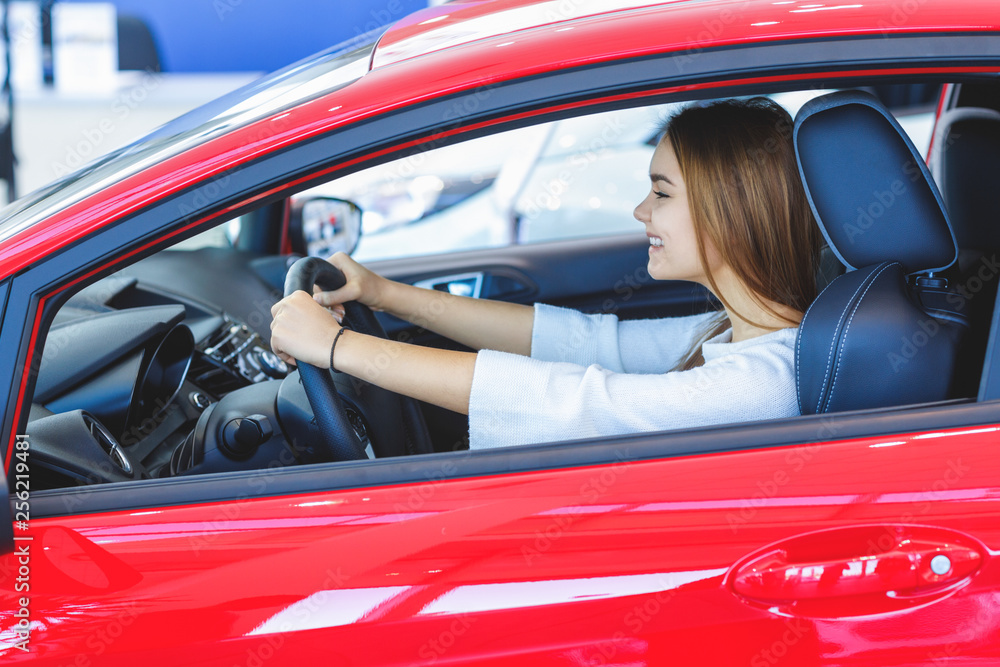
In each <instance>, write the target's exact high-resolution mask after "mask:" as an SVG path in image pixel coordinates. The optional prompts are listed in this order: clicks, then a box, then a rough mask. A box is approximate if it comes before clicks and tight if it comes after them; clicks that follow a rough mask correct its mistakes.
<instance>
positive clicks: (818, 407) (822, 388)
mask: <svg viewBox="0 0 1000 667" xmlns="http://www.w3.org/2000/svg"><path fill="white" fill-rule="evenodd" d="M870 279H871V276H870V275H869V276H868V277H866V278H865V279H864V280H862V281H861V284H860V285H858V288H857V289H856V290H854V294H852V295H851V298H850V300H849V301H848V303H852V302H853V301H854V297H856V296H857V295H858V292H860V291H861V289H862V288H863V287H864V286H865V283H867V282H868V281H869V280H870ZM817 300H818V299H817ZM845 317H847V309H844V311H843V312H842V313H841V314H840V321H838V322H837V326H836V327H835V328H834V330H833V339H832V340H831V341H830V354H829V355H828V356H827V359H826V372H825V373H824V374H823V382H821V383H820V392H819V396H818V397H817V399H816V413H817V414H819V413H820V411H821V409H822V406H823V395H824V394H825V393H826V386H827V385H826V381H827V380H828V379H829V378H830V369H831V368H832V367H833V350H834V348H835V347H837V332H838V331H840V327H841V325H842V324H843V323H844V318H845Z"/></svg>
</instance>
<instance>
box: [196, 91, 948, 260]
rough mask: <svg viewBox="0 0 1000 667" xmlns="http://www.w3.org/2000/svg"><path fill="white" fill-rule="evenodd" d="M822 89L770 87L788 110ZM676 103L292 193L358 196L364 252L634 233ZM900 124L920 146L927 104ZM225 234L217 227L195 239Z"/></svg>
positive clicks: (482, 144)
mask: <svg viewBox="0 0 1000 667" xmlns="http://www.w3.org/2000/svg"><path fill="white" fill-rule="evenodd" d="M825 92H829V91H824V90H815V89H813V90H806V91H793V92H787V93H778V94H774V95H771V97H772V98H773V99H775V100H776V101H777V102H778V103H780V104H781V105H782V106H784V107H785V108H786V109H787V110H788V112H789V113H790V114H791V115H792V116H794V115H795V113H796V112H797V111H798V109H799V108H800V107H801V106H802V105H803V104H804V103H805V102H807V101H808V100H809V99H811V98H813V97H815V96H817V95H819V94H822V93H825ZM675 108H676V105H671V104H666V105H657V106H650V107H639V108H632V109H619V110H614V111H608V112H604V113H598V114H591V115H587V116H580V117H575V118H568V119H563V120H558V121H554V122H549V123H543V124H539V125H535V126H531V127H526V128H519V129H516V130H511V131H508V132H503V133H499V134H496V135H491V136H488V137H482V138H476V139H472V140H469V141H465V142H462V143H459V144H454V145H450V146H444V147H438V148H434V147H431V148H430V149H428V150H425V151H423V152H419V153H416V154H414V155H410V156H407V157H405V158H402V159H399V160H395V161H392V162H388V163H385V164H382V165H379V166H376V167H372V168H370V169H366V170H363V171H360V172H357V173H354V174H351V175H349V176H346V177H344V178H340V179H337V180H335V181H331V182H329V183H325V184H323V185H319V186H316V187H314V188H311V189H309V190H307V191H305V192H302V193H300V194H298V195H296V196H295V197H293V201H294V200H304V199H308V198H311V197H317V196H326V197H337V198H342V199H346V200H349V201H352V202H354V203H355V204H357V205H358V206H359V207H360V208H361V209H362V211H363V223H362V232H363V233H362V237H361V241H360V243H359V244H358V246H357V248H356V250H355V251H354V253H353V256H354V257H355V258H356V259H358V260H359V261H363V262H364V261H374V260H386V259H394V258H402V257H413V256H419V255H427V254H438V253H449V252H459V251H465V250H475V249H483V248H496V247H502V246H508V245H518V244H530V243H540V242H546V241H557V240H567V239H574V238H585V237H596V236H608V235H617V234H628V233H635V232H638V231H639V230H640V228H641V227H640V225H639V223H637V222H636V221H635V219H634V218H633V216H632V211H633V209H634V207H635V205H636V204H637V203H638V202H639V201H640V200H641V199H642V198H643V196H645V192H646V188H647V187H648V179H647V171H648V165H649V160H650V158H651V157H652V154H653V150H654V147H655V145H656V141H657V139H658V132H659V129H660V127H661V126H662V125H663V123H664V121H666V119H667V118H669V116H670V115H671V113H672V112H673V111H674V110H675ZM900 122H901V123H902V125H903V127H904V129H905V130H906V131H907V132H908V133H909V134H910V137H911V139H912V140H913V141H914V143H915V145H916V146H917V148H918V149H920V151H921V152H922V153H924V154H926V150H927V147H928V145H929V143H930V134H931V129H932V126H933V113H932V110H922V111H921V113H916V114H907V115H902V116H900ZM223 238H224V237H222V236H220V235H219V234H218V233H217V232H216V233H215V234H214V236H213V237H212V238H211V239H201V240H199V241H193V242H196V243H202V244H205V243H212V242H213V239H214V241H222V239H223ZM310 254H312V253H310ZM318 254H319V255H320V256H322V255H323V253H322V252H319V253H318Z"/></svg>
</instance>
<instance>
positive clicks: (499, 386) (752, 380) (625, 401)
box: [469, 329, 798, 449]
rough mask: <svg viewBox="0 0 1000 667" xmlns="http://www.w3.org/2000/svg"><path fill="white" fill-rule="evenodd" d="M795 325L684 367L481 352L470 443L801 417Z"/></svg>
mask: <svg viewBox="0 0 1000 667" xmlns="http://www.w3.org/2000/svg"><path fill="white" fill-rule="evenodd" d="M795 333H796V332H795V330H794V329H788V330H782V331H780V332H775V333H774V334H769V335H768V336H762V337H760V338H767V339H769V340H766V341H765V340H760V339H751V340H748V341H743V342H741V343H734V344H730V345H729V346H727V347H728V348H729V349H728V351H727V353H726V354H722V355H720V356H717V357H714V358H713V359H711V360H710V361H708V362H706V363H705V365H703V366H700V367H698V368H694V369H691V370H688V371H675V372H670V373H661V374H644V375H638V374H624V373H616V372H613V371H611V370H609V369H607V368H603V367H602V366H600V365H597V364H592V365H589V366H582V365H577V364H572V363H566V362H561V361H560V362H549V361H540V360H538V359H530V358H527V357H523V356H520V355H515V354H508V353H505V352H496V351H490V350H483V351H481V352H479V355H478V357H477V360H476V367H475V372H474V375H473V380H472V393H471V396H470V402H469V438H470V447H471V448H473V449H485V448H491V447H503V446H507V445H520V444H527V443H538V442H553V441H558V440H574V439H580V438H591V437H599V436H606V435H617V434H622V433H632V432H639V431H660V430H667V429H678V428H688V427H694V426H705V425H710V424H725V423H731V422H740V421H754V420H759V419H772V418H778V417H787V416H792V415H795V414H798V404H797V401H796V397H795V379H794V352H793V350H794V339H795Z"/></svg>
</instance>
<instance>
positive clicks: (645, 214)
mask: <svg viewBox="0 0 1000 667" xmlns="http://www.w3.org/2000/svg"><path fill="white" fill-rule="evenodd" d="M632 216H633V217H634V218H635V219H636V220H638V221H639V222H641V223H643V224H645V223H647V222H649V197H648V196H647V197H646V198H645V199H643V200H642V201H641V202H639V205H638V206H636V207H635V208H634V209H633V210H632Z"/></svg>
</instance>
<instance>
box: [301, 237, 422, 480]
mask: <svg viewBox="0 0 1000 667" xmlns="http://www.w3.org/2000/svg"><path fill="white" fill-rule="evenodd" d="M345 282H347V281H346V280H345V278H344V274H343V273H341V272H340V270H339V269H338V268H337V267H335V266H334V265H332V264H330V263H329V262H327V261H324V260H322V259H319V258H317V257H303V258H302V259H300V260H298V261H297V262H295V263H294V264H292V266H291V267H290V268H289V269H288V273H287V274H286V276H285V296H288V295H290V294H292V293H293V292H296V291H298V290H302V291H304V292H306V293H307V294H312V288H313V285H318V286H319V287H320V288H322V289H323V290H326V291H332V290H336V289H339V288H341V287H343V286H344V283H345ZM344 311H345V314H344V323H345V324H346V325H348V326H349V327H350V328H351V329H352V330H354V331H357V332H358V333H363V334H368V335H371V336H378V337H380V338H387V336H386V334H385V330H384V329H383V328H382V325H381V324H380V323H379V321H378V320H377V319H376V318H375V314H374V313H372V311H371V309H370V308H368V306H366V305H364V304H362V303H360V302H358V301H348V302H347V303H345V304H344ZM296 362H297V364H298V368H299V376H300V377H301V379H302V387H303V388H304V389H305V392H306V397H307V398H308V399H309V406H310V407H311V408H312V411H313V415H315V417H316V425H317V427H318V428H319V436H320V442H319V446H318V447H317V448H316V450H317V451H316V453H315V461H312V462H320V461H353V460H357V459H367V458H368V456H367V454H365V450H364V448H363V447H362V445H361V442H360V441H359V440H358V436H357V434H356V433H355V431H354V428H353V427H352V426H351V422H350V421H349V420H348V417H347V411H346V410H345V409H344V403H343V401H342V400H341V398H340V394H338V393H337V387H336V384H335V383H334V381H333V373H332V371H327V370H325V369H322V368H317V367H316V366H313V365H311V364H307V363H304V362H301V361H299V360H296ZM382 391H384V390H382ZM386 393H388V394H390V395H392V396H394V397H395V398H396V399H397V400H398V401H399V407H400V411H401V413H402V416H403V431H404V433H405V439H406V443H405V446H406V453H408V454H426V453H430V452H433V451H434V447H433V445H432V444H431V439H430V434H429V433H428V431H427V424H426V422H425V421H424V417H423V413H422V412H421V410H420V406H419V405H417V402H416V401H415V400H413V399H412V398H409V397H406V396H401V395H399V394H392V393H391V392H386Z"/></svg>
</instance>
